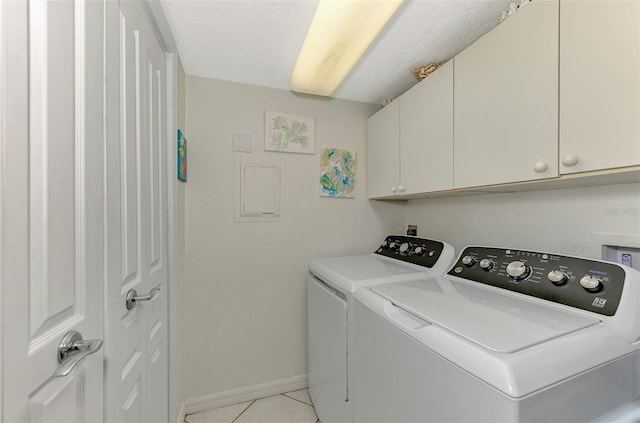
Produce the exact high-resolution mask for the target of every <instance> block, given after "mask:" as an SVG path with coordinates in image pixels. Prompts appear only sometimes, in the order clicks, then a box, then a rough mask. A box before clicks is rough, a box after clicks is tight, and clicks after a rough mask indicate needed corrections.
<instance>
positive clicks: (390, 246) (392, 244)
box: [389, 242, 398, 250]
mask: <svg viewBox="0 0 640 423" xmlns="http://www.w3.org/2000/svg"><path fill="white" fill-rule="evenodd" d="M389 248H390V249H392V250H397V249H398V243H397V242H392V243H391V244H389Z"/></svg>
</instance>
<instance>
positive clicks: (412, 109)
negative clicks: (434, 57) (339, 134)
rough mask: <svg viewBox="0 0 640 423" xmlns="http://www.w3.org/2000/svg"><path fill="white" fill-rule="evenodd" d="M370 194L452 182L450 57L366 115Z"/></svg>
mask: <svg viewBox="0 0 640 423" xmlns="http://www.w3.org/2000/svg"><path fill="white" fill-rule="evenodd" d="M368 132H369V134H368V138H369V141H368V157H369V162H368V165H369V177H368V183H369V197H370V198H381V197H395V196H402V195H409V194H418V193H424V192H433V191H442V190H447V189H452V188H453V62H449V63H446V64H445V65H443V66H442V67H441V68H440V69H438V70H437V71H436V72H434V73H433V74H431V75H430V76H429V77H428V78H426V79H425V80H423V81H421V82H420V83H418V84H417V85H415V86H414V87H413V88H411V89H410V90H409V91H407V92H406V93H405V94H403V95H402V96H400V98H398V99H396V100H394V101H393V102H391V103H390V104H389V105H387V106H386V107H385V108H383V109H382V110H380V111H379V112H378V113H376V114H375V115H373V116H371V118H369V122H368Z"/></svg>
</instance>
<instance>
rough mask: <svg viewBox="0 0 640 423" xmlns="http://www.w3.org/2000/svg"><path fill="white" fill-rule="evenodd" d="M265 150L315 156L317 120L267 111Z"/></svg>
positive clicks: (265, 117) (265, 118)
mask: <svg viewBox="0 0 640 423" xmlns="http://www.w3.org/2000/svg"><path fill="white" fill-rule="evenodd" d="M264 121H265V122H264V123H265V124H264V127H265V128H264V149H265V151H279V152H283V153H303V154H315V118H314V117H313V116H306V115H297V114H293V113H284V112H275V111H273V110H267V111H265V116H264Z"/></svg>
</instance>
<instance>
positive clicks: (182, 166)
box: [178, 129, 187, 182]
mask: <svg viewBox="0 0 640 423" xmlns="http://www.w3.org/2000/svg"><path fill="white" fill-rule="evenodd" d="M178 179H180V180H181V181H185V182H187V138H186V137H185V136H184V134H183V133H182V131H181V130H179V129H178Z"/></svg>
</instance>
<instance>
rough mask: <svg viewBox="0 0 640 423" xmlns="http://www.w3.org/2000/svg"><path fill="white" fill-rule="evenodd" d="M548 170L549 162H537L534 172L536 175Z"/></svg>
mask: <svg viewBox="0 0 640 423" xmlns="http://www.w3.org/2000/svg"><path fill="white" fill-rule="evenodd" d="M547 169H549V166H548V165H547V162H536V163H535V164H534V165H533V170H534V171H535V172H536V173H542V172H544V171H546V170H547Z"/></svg>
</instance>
